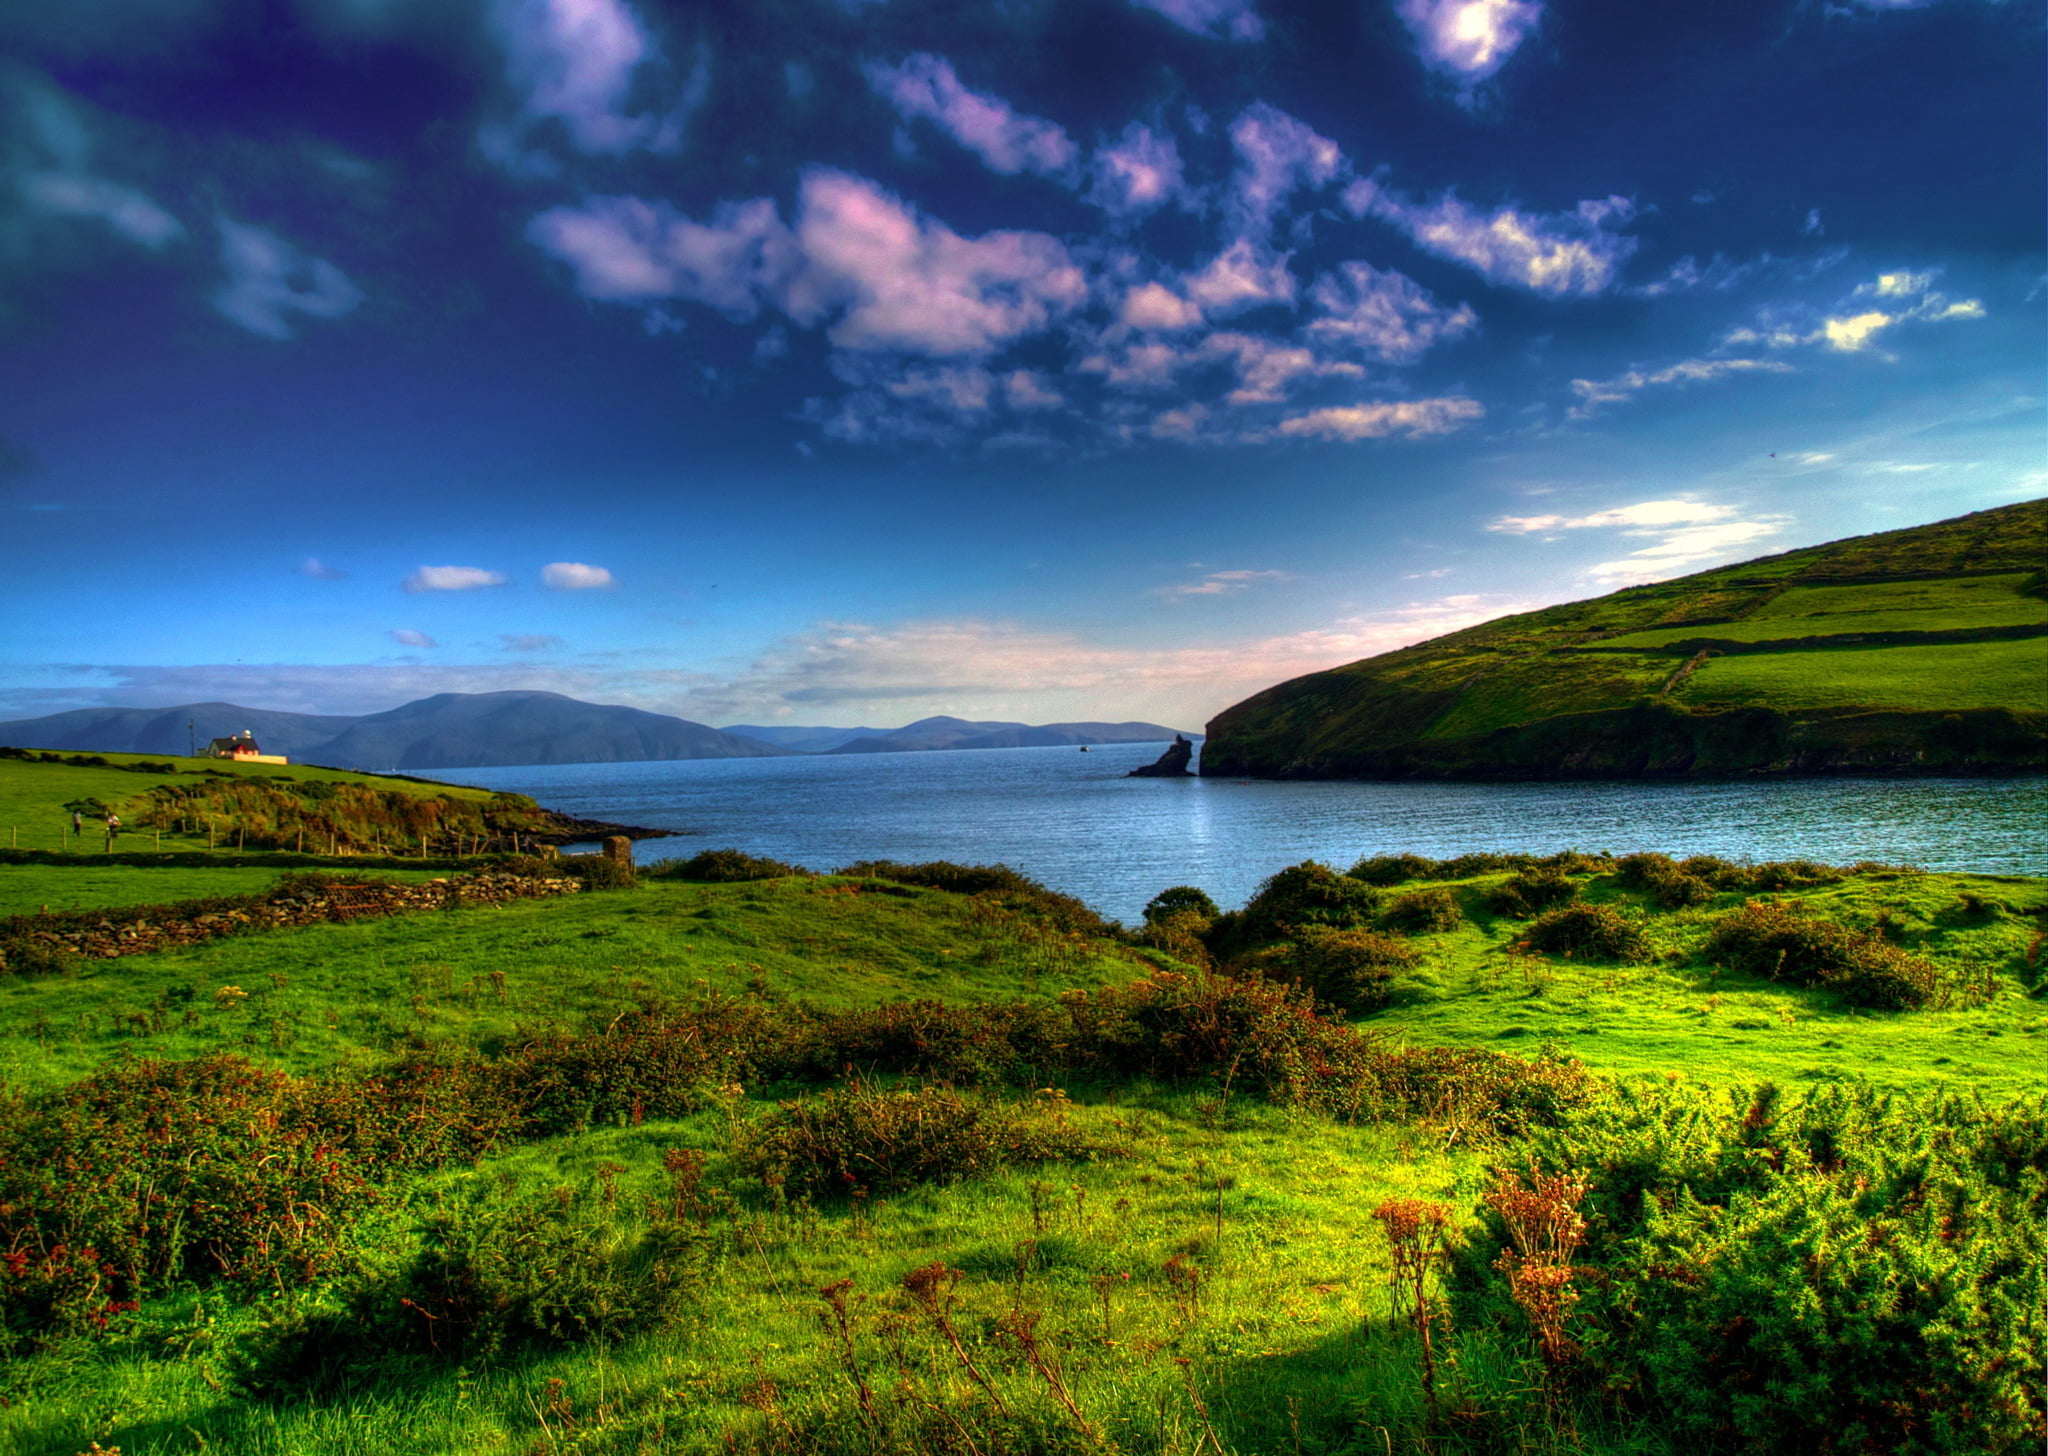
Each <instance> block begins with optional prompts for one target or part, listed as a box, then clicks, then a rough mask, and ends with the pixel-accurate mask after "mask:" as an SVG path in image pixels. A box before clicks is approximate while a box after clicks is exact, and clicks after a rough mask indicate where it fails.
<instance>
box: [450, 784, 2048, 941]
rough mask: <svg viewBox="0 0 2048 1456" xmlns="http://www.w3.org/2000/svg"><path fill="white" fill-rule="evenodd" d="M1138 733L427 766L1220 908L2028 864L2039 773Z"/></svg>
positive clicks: (2039, 819)
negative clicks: (1441, 871)
mask: <svg viewBox="0 0 2048 1456" xmlns="http://www.w3.org/2000/svg"><path fill="white" fill-rule="evenodd" d="M1162 747H1163V745H1161V744H1157V743H1130V744H1107V745H1100V746H1095V747H1091V748H1090V749H1089V751H1088V752H1086V753H1081V752H1079V751H1077V750H1076V749H1074V748H999V749H985V750H974V751H955V752H933V753H888V754H843V755H829V754H828V755H818V756H804V757H793V758H730V759H697V760H689V761H684V762H668V763H607V764H548V765H542V766H537V767H531V768H489V769H459V770H435V772H434V777H436V778H442V779H448V780H450V781H453V782H458V783H466V784H474V785H477V786H479V787H485V788H493V789H510V790H513V791H515V792H517V793H522V794H531V795H532V796H533V797H534V798H536V799H538V800H539V801H540V802H541V803H542V804H544V805H546V806H547V807H549V808H551V809H558V810H561V811H563V812H565V813H569V814H577V815H581V816H584V817H586V818H592V819H605V820H610V821H612V822H614V823H621V824H632V825H639V826H644V827H647V828H654V829H668V830H673V831H676V832H677V837H675V838H669V839H646V840H641V841H639V842H638V844H637V845H636V846H635V853H636V854H637V855H638V857H639V859H640V861H641V862H642V863H643V864H644V863H652V862H655V861H659V860H664V859H671V858H688V857H689V856H690V855H693V854H696V853H697V852H698V851H700V850H704V849H714V848H716V849H724V848H733V849H741V850H745V851H746V852H747V853H749V854H759V855H767V856H769V857H770V858H773V859H780V860H786V861H788V862H790V863H793V864H799V865H803V866H805V867H807V868H810V869H817V870H827V869H836V868H838V867H839V866H841V865H845V864H850V863H852V862H853V861H855V860H863V859H894V860H912V861H917V860H933V859H948V860H955V861H958V862H961V863H966V864H990V863H1002V864H1007V865H1011V866H1014V867H1015V868H1017V869H1020V870H1022V871H1024V872H1025V873H1026V874H1028V875H1030V876H1032V877H1033V878H1034V879H1037V880H1039V881H1041V882H1042V883H1044V884H1047V885H1049V886H1051V887H1052V888H1053V889H1056V890H1064V891H1065V892H1067V893H1068V894H1070V895H1076V896H1079V897H1080V898H1081V899H1083V900H1085V901H1087V902H1088V904H1089V905H1091V906H1093V907H1094V908H1095V909H1096V910H1098V911H1100V912H1102V913H1103V914H1105V915H1109V916H1112V917H1114V918H1116V919H1119V920H1123V921H1125V922H1127V923H1128V922H1135V921H1136V920H1138V918H1139V916H1140V912H1141V911H1142V910H1143V908H1144V906H1145V902H1146V901H1147V900H1149V899H1151V898H1152V896H1154V895H1155V894H1157V893H1158V892H1159V891H1161V890H1163V889H1165V888H1166V887H1167V886H1169V885H1198V886H1200V887H1201V888H1202V889H1204V890H1206V891H1208V892H1209V894H1210V895H1211V896H1212V897H1213V898H1214V899H1215V900H1216V902H1217V903H1218V904H1219V905H1222V906H1224V907H1226V908H1229V907H1232V906H1236V905H1241V904H1242V903H1243V902H1244V901H1245V900H1246V899H1247V898H1248V897H1249V896H1250V895H1251V893H1252V892H1253V891H1254V890H1255V889H1256V888H1257V887H1258V884H1259V882H1260V881H1261V880H1263V879H1265V878H1266V876H1268V875H1270V874H1272V873H1273V872H1274V871H1275V870H1278V869H1282V868H1284V867H1286V866H1287V865H1290V864H1298V863H1300V862H1301V861H1302V860H1305V859H1319V860H1322V861H1324V862H1325V863H1328V864H1331V865H1334V866H1336V867H1337V868H1339V869H1343V868H1346V867H1348V866H1349V865H1351V864H1352V863H1353V862H1355V861H1356V860H1358V859H1360V858H1362V857H1364V856H1366V855H1372V854H1396V853H1402V852H1412V853H1415V854H1423V855H1428V856H1430V857H1432V858H1438V859H1442V858H1448V857H1450V856H1452V855H1457V854H1465V853H1468V852H1471V851H1475V850H1527V851H1530V852H1533V853H1539V854H1541V853H1549V852H1551V851H1554V850H1559V849H1584V850H1603V849H1604V850H1611V851H1613V852H1614V853H1617V854H1626V853H1629V852H1631V851H1635V850H1661V851H1663V852H1665V853H1667V854H1671V855H1677V856H1684V855H1688V854H1717V855H1721V856H1723V857H1724V858H1727V859H1735V860H1763V859H1792V858H1804V859H1815V860H1822V861H1825V862H1828V863H1833V864H1853V863H1855V862H1856V861H1858V860H1880V861H1883V862H1885V863H1888V864H1911V865H1919V866H1921V867H1923V868H1927V869H1942V870H1973V871H1977V872H1980V873H1987V874H2033V875H2041V874H2048V779H2041V778H2029V779H1797V780H1777V781H1769V782H1762V781H1759V782H1707V783H1628V782H1599V783H1570V784H1458V783H1448V784H1447V783H1336V782H1287V783H1275V782H1269V781H1264V780H1249V779H1221V778H1216V779H1202V778H1187V779H1134V778H1128V777H1126V775H1127V774H1128V773H1129V771H1130V770H1131V769H1133V768H1136V767H1137V766H1139V765H1140V764H1145V763H1150V762H1151V761H1152V760H1153V759H1154V758H1156V757H1158V755H1159V753H1160V751H1161V748H1162Z"/></svg>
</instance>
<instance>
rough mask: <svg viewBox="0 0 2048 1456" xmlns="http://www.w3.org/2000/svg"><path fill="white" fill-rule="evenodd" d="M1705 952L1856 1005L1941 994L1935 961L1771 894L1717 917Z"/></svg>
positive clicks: (1903, 1002)
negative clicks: (1769, 897)
mask: <svg viewBox="0 0 2048 1456" xmlns="http://www.w3.org/2000/svg"><path fill="white" fill-rule="evenodd" d="M1702 952H1703V954H1705V955H1706V957H1707V958H1708V959H1709V960H1712V961H1714V962H1716V963H1717V964H1719V965H1724V966H1727V967H1729V968H1730V969H1732V970H1738V971H1743V972H1745V973H1747V974H1749V975H1752V976H1767V977H1769V978H1771V979H1772V980H1777V981H1786V982H1789V983H1791V984H1792V985H1795V986H1821V987H1825V988H1827V989H1828V990H1831V991H1834V992H1836V993H1837V994H1839V995H1840V996H1841V997H1842V998H1843V999H1844V1000H1846V1001H1849V1002H1851V1003H1852V1004H1854V1005H1857V1006H1870V1007H1875V1008H1879V1009H1882V1010H1888V1011H1902V1010H1911V1009H1913V1008H1916V1007H1921V1006H1926V1005H1929V1004H1931V1003H1933V1002H1934V1001H1936V1000H1938V999H1939V998H1940V997H1941V995H1942V992H1943V985H1942V978H1941V972H1940V970H1939V969H1938V968H1937V967H1936V966H1935V965H1934V963H1933V962H1932V961H1929V960H1927V959H1925V958H1924V957H1921V956H1916V955H1912V954H1910V953H1908V952H1906V951H1903V950H1901V949H1899V947H1897V946H1895V945H1893V944H1891V943H1890V942H1889V941H1886V940H1884V939H1882V938H1881V937H1879V936H1875V935H1870V934H1867V933H1865V932H1863V931H1860V930H1854V929H1851V928H1850V927H1848V926H1846V925H1840V924H1837V923H1836V922H1835V921H1832V920H1823V919H1821V918H1819V917H1818V916H1815V915H1811V914H1808V913H1806V912H1804V911H1802V910H1798V909H1794V908H1792V907H1790V906H1787V905H1781V904H1778V903H1776V902H1775V901H1770V900H1751V901H1749V902H1747V903H1746V904H1744V905H1743V906H1742V908H1741V909H1739V910H1735V911H1731V912H1730V913H1729V914H1727V915H1724V916H1722V917H1721V918H1720V919H1719V920H1716V921H1715V922H1714V925H1713V929H1712V930H1711V931H1710V932H1709V933H1708V935H1707V939H1706V943H1705V945H1704V946H1703V947H1702Z"/></svg>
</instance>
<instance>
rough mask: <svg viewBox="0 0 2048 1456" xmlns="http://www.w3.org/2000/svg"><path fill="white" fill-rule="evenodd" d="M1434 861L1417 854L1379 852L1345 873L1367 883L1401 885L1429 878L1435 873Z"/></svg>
mask: <svg viewBox="0 0 2048 1456" xmlns="http://www.w3.org/2000/svg"><path fill="white" fill-rule="evenodd" d="M1436 867H1437V865H1436V861H1435V860H1433V859H1425V858H1424V857H1423V856H1421V855H1419V854H1380V855H1374V856H1372V857H1371V858H1369V859H1362V860H1360V861H1359V862H1358V863H1357V864H1355V865H1353V866H1352V867H1351V868H1350V869H1348V870H1346V871H1345V873H1346V874H1348V875H1350V876H1351V878H1352V879H1354V880H1362V881H1364V882H1365V883H1366V884H1368V885H1380V886H1383V887H1384V886H1387V885H1401V884H1406V883H1407V882H1408V881H1409V880H1424V879H1429V878H1431V877H1432V876H1434V875H1435V873H1436Z"/></svg>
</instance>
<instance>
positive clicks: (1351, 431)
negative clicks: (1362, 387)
mask: <svg viewBox="0 0 2048 1456" xmlns="http://www.w3.org/2000/svg"><path fill="white" fill-rule="evenodd" d="M1485 414H1486V408H1485V406H1484V405H1482V404H1480V403H1479V401H1478V400H1476V399H1472V398H1469V397H1467V396H1465V395H1462V394H1456V395H1446V396H1444V397H1442V398H1438V399H1403V400H1391V401H1381V402H1378V403H1373V404H1353V405H1339V406H1336V407H1333V408H1330V409H1319V410H1310V411H1309V412H1308V413H1306V414H1298V415H1290V416H1289V417H1288V418H1286V419H1284V420H1282V421H1281V422H1280V425H1279V433H1280V434H1281V435H1282V436H1284V437H1286V438H1289V439H1316V440H1341V441H1354V440H1377V439H1381V438H1384V437H1385V436H1388V435H1405V436H1407V437H1408V438H1409V439H1423V438H1426V437H1428V436H1431V435H1447V434H1449V433H1451V432H1452V431H1453V430H1457V429H1460V428H1462V427H1463V426H1465V425H1466V424H1469V423H1470V422H1471V421H1473V420H1477V419H1481V418H1483V417H1484V416H1485Z"/></svg>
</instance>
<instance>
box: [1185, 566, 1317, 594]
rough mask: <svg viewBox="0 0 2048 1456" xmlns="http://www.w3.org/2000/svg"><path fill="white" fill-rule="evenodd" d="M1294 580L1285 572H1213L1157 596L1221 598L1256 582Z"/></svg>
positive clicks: (1290, 574)
mask: <svg viewBox="0 0 2048 1456" xmlns="http://www.w3.org/2000/svg"><path fill="white" fill-rule="evenodd" d="M1293 580H1294V577H1293V575H1292V573H1289V572H1285V571H1212V572H1210V573H1209V574H1208V575H1207V576H1204V577H1203V578H1202V579H1201V580H1200V581H1189V582H1181V583H1179V584H1177V585H1175V586H1162V587H1159V588H1156V590H1155V594H1156V595H1158V596H1162V597H1220V596H1225V595H1228V594H1229V593H1231V592H1241V591H1243V590H1245V588H1247V587H1249V586H1251V585H1252V584H1253V583H1254V582H1261V581H1293Z"/></svg>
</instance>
